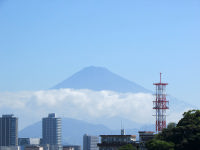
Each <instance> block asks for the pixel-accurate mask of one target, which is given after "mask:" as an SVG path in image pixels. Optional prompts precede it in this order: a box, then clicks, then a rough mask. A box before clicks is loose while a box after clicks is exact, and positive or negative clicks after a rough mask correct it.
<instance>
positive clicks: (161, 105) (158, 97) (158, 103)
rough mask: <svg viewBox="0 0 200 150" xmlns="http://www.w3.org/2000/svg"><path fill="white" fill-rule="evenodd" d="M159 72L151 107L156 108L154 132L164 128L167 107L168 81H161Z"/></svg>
mask: <svg viewBox="0 0 200 150" xmlns="http://www.w3.org/2000/svg"><path fill="white" fill-rule="evenodd" d="M161 75H162V73H160V83H154V85H155V86H156V93H155V101H153V109H155V110H156V114H155V117H156V125H155V126H156V132H157V133H158V132H160V131H162V129H163V128H166V110H167V109H169V101H167V98H166V96H167V94H166V86H167V85H168V83H162V82H161Z"/></svg>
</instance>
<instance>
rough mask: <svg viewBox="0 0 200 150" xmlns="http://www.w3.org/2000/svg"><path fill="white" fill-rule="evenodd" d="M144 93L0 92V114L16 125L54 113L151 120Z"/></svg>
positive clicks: (174, 116)
mask: <svg viewBox="0 0 200 150" xmlns="http://www.w3.org/2000/svg"><path fill="white" fill-rule="evenodd" d="M153 99H154V97H153V95H152V94H147V93H117V92H112V91H92V90H74V89H59V90H41V91H24V92H2V93H0V113H1V114H5V113H8V114H10V113H13V114H15V116H17V117H19V127H20V128H23V127H25V126H27V125H29V124H32V123H34V122H36V121H39V120H40V119H41V118H42V117H46V116H47V114H48V113H52V112H55V113H56V114H57V115H58V116H60V117H70V118H75V119H80V120H85V121H92V120H95V119H97V118H102V117H103V118H110V117H122V118H126V119H129V120H131V121H134V122H137V123H142V124H150V123H154V120H155V119H154V117H153V116H152V115H153V114H154V111H153V110H152V101H153ZM182 113H183V111H179V112H177V111H172V112H170V117H169V118H170V119H169V121H177V119H180V117H181V114H182Z"/></svg>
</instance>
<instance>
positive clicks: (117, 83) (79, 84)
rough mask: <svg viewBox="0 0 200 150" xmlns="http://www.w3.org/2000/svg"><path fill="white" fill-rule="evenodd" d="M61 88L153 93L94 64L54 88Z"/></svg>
mask: <svg viewBox="0 0 200 150" xmlns="http://www.w3.org/2000/svg"><path fill="white" fill-rule="evenodd" d="M61 88H72V89H90V90H95V91H101V90H109V91H115V92H131V93H138V92H142V93H151V91H150V90H147V89H145V88H144V87H142V86H140V85H138V84H136V83H134V82H132V81H129V80H127V79H125V78H123V77H121V76H119V75H117V74H115V73H112V72H111V71H109V70H108V69H106V68H103V67H94V66H90V67H86V68H84V69H82V70H81V71H79V72H77V73H75V74H74V75H72V76H71V77H69V78H68V79H66V80H64V81H63V82H61V83H59V84H57V85H55V86H54V87H53V88H52V89H61Z"/></svg>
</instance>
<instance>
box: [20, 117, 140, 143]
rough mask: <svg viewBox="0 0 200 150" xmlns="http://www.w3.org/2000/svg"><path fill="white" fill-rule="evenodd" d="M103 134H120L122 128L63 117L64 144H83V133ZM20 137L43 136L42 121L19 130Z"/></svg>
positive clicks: (132, 131) (130, 131) (134, 130)
mask: <svg viewBox="0 0 200 150" xmlns="http://www.w3.org/2000/svg"><path fill="white" fill-rule="evenodd" d="M85 133H87V134H89V135H96V136H98V135H101V134H120V130H111V129H109V128H107V127H105V126H104V125H100V124H91V123H87V122H85V121H81V120H76V119H71V118H62V141H63V144H79V145H82V138H83V135H84V134H85ZM127 133H129V134H134V135H135V134H137V130H136V129H129V130H127ZM19 137H42V122H41V121H39V122H37V123H35V124H33V125H30V126H28V127H26V128H24V129H23V130H21V131H20V132H19Z"/></svg>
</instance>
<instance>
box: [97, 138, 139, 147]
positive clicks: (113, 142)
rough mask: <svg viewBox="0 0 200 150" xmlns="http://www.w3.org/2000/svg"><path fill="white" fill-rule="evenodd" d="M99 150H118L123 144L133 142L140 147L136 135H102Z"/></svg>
mask: <svg viewBox="0 0 200 150" xmlns="http://www.w3.org/2000/svg"><path fill="white" fill-rule="evenodd" d="M100 136H101V143H99V144H98V147H99V150H118V149H119V148H120V147H121V146H124V145H127V144H132V145H133V146H135V147H138V145H137V143H136V135H100Z"/></svg>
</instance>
